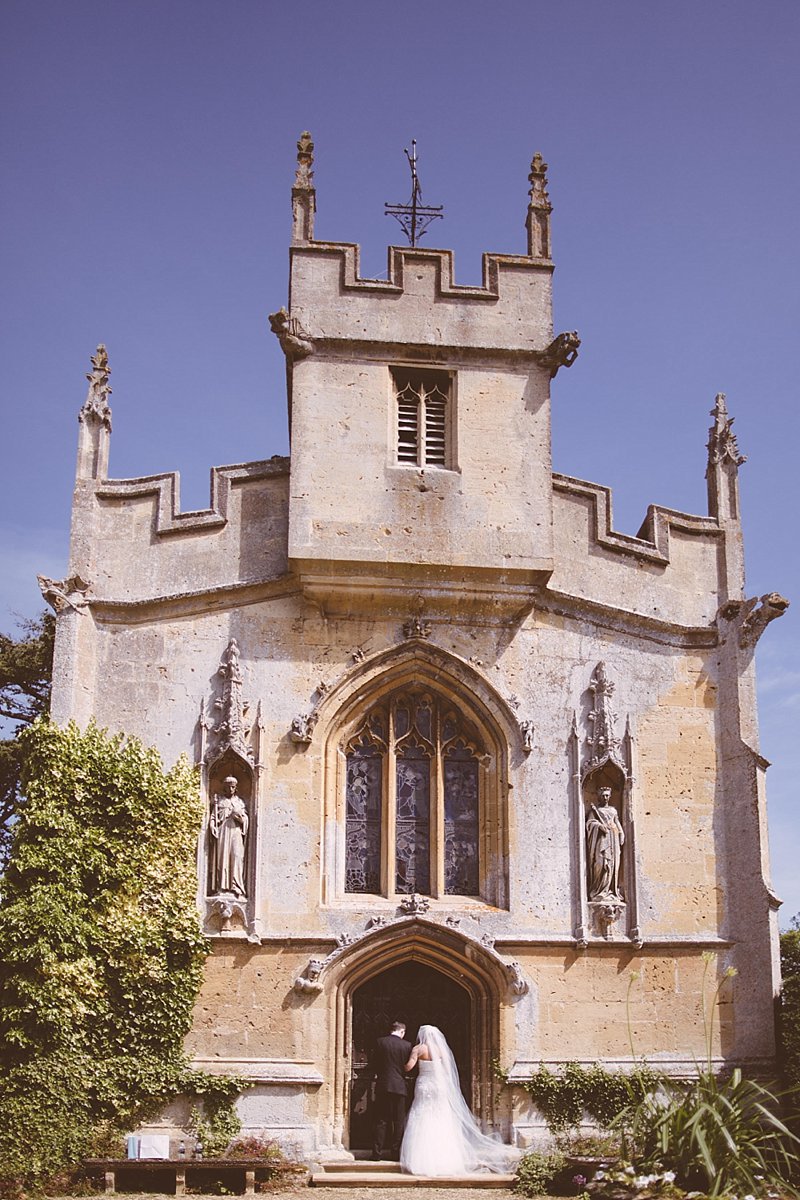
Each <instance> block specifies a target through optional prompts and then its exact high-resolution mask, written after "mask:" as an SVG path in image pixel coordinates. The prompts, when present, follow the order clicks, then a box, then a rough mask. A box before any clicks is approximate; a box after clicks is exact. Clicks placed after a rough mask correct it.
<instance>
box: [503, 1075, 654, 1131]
mask: <svg viewBox="0 0 800 1200" xmlns="http://www.w3.org/2000/svg"><path fill="white" fill-rule="evenodd" d="M657 1078H658V1076H657V1075H656V1073H655V1072H654V1071H652V1070H651V1069H650V1068H649V1067H647V1066H645V1065H643V1064H639V1065H637V1067H636V1069H635V1070H634V1071H633V1072H631V1073H630V1074H626V1073H624V1072H621V1071H608V1070H606V1068H605V1067H603V1066H601V1064H600V1063H593V1064H592V1065H591V1066H590V1067H582V1066H580V1065H579V1064H578V1063H567V1064H566V1066H565V1067H563V1069H561V1070H559V1071H551V1070H549V1069H548V1068H547V1067H544V1066H541V1067H539V1069H538V1071H537V1072H536V1074H535V1075H532V1076H531V1078H530V1079H526V1080H524V1082H522V1084H521V1086H522V1087H523V1088H524V1089H525V1091H526V1092H527V1093H528V1095H529V1096H530V1097H531V1099H532V1100H533V1101H534V1102H535V1104H536V1107H537V1108H538V1109H539V1111H540V1112H541V1114H542V1116H543V1117H544V1119H545V1121H546V1122H547V1127H548V1129H549V1130H550V1132H551V1133H553V1134H563V1133H564V1132H565V1131H566V1130H569V1129H574V1128H576V1127H577V1126H578V1125H580V1124H581V1122H582V1121H583V1116H584V1113H588V1114H589V1116H590V1117H594V1119H595V1120H596V1121H597V1124H598V1125H599V1126H600V1127H601V1128H603V1129H608V1128H609V1126H610V1125H611V1124H612V1122H613V1121H614V1119H615V1117H617V1116H618V1114H619V1113H621V1112H622V1111H623V1110H624V1109H626V1108H628V1107H629V1105H630V1103H631V1100H632V1099H641V1097H642V1096H644V1095H645V1094H646V1093H647V1092H648V1091H649V1090H650V1089H651V1088H652V1087H653V1085H654V1084H655V1082H656V1080H657Z"/></svg>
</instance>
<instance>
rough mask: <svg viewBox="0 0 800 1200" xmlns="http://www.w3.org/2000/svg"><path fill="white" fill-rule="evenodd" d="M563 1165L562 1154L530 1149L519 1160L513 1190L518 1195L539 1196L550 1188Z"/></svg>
mask: <svg viewBox="0 0 800 1200" xmlns="http://www.w3.org/2000/svg"><path fill="white" fill-rule="evenodd" d="M564 1166H565V1159H564V1156H563V1154H540V1153H539V1152H538V1151H537V1150H532V1151H531V1152H530V1153H529V1154H526V1155H525V1156H524V1157H523V1158H521V1159H520V1160H519V1164H518V1166H517V1173H516V1176H515V1178H514V1191H515V1192H516V1193H517V1195H518V1196H541V1195H542V1193H543V1192H547V1191H549V1190H550V1188H551V1187H552V1186H553V1183H554V1181H555V1178H556V1176H557V1175H559V1174H560V1173H561V1171H563V1169H564Z"/></svg>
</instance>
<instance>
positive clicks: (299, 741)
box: [289, 712, 319, 746]
mask: <svg viewBox="0 0 800 1200" xmlns="http://www.w3.org/2000/svg"><path fill="white" fill-rule="evenodd" d="M318 720H319V714H318V713H316V712H310V713H298V715H297V716H296V717H292V725H291V728H290V730H289V737H290V738H291V740H292V741H293V742H294V743H295V744H296V745H298V746H308V745H310V744H311V739H312V738H313V736H314V726H315V725H316V723H317V721H318Z"/></svg>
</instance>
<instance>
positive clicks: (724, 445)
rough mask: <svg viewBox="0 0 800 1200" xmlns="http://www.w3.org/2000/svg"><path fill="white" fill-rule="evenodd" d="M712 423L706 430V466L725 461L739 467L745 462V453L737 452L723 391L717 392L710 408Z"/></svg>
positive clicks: (731, 420)
mask: <svg viewBox="0 0 800 1200" xmlns="http://www.w3.org/2000/svg"><path fill="white" fill-rule="evenodd" d="M711 416H712V417H713V418H714V424H713V425H712V426H711V428H710V429H709V431H708V447H707V449H708V466H709V469H710V468H711V467H715V466H717V465H719V464H724V463H726V462H730V463H733V465H734V466H735V467H740V466H741V465H742V463H744V462H747V455H746V454H740V453H739V445H738V442H737V440H736V434H735V433H734V432H733V422H734V418H733V417H729V416H728V407H727V405H726V403H725V394H724V392H718V393H717V396H716V399H715V401H714V407H713V408H712V409H711Z"/></svg>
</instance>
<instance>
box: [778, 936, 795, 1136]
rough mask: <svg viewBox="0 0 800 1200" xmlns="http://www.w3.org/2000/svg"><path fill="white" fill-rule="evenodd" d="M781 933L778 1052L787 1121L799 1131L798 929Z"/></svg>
mask: <svg viewBox="0 0 800 1200" xmlns="http://www.w3.org/2000/svg"><path fill="white" fill-rule="evenodd" d="M796 923H797V918H796V917H795V918H794V920H793V922H792V924H793V925H794V926H795V928H793V929H791V930H790V931H789V932H788V933H783V934H781V974H782V976H783V984H782V987H781V999H780V1010H779V1020H778V1032H779V1038H778V1043H779V1044H778V1052H779V1061H780V1067H781V1075H782V1077H783V1083H784V1086H785V1087H786V1089H787V1094H788V1097H789V1104H788V1107H789V1110H790V1116H789V1123H790V1125H791V1126H792V1128H793V1129H794V1130H795V1132H798V1131H800V928H797V927H796Z"/></svg>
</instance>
